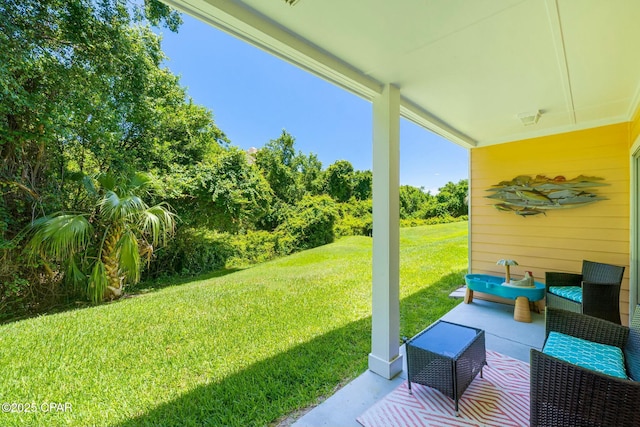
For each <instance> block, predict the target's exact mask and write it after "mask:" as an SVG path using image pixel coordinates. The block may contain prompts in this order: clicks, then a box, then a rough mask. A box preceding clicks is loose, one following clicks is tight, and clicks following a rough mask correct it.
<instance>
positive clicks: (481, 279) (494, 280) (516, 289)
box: [464, 274, 545, 301]
mask: <svg viewBox="0 0 640 427" xmlns="http://www.w3.org/2000/svg"><path fill="white" fill-rule="evenodd" d="M464 280H465V283H466V284H467V287H468V288H469V289H471V290H472V291H478V292H486V293H489V294H492V295H497V296H499V297H503V298H510V299H516V298H517V297H519V296H525V297H527V298H528V299H529V301H539V300H541V299H542V298H544V293H545V285H544V283H540V282H534V283H533V284H534V286H533V287H521V286H509V285H504V276H491V275H489V274H467V275H465V276H464Z"/></svg>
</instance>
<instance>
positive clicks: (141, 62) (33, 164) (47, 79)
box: [0, 0, 184, 238]
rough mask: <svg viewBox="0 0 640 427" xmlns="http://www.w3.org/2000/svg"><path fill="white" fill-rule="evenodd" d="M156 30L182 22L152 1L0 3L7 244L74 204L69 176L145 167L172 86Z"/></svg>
mask: <svg viewBox="0 0 640 427" xmlns="http://www.w3.org/2000/svg"><path fill="white" fill-rule="evenodd" d="M133 24H135V25H133ZM159 24H162V25H165V26H166V27H168V28H169V29H171V30H176V29H177V28H178V26H179V25H180V16H179V14H178V13H177V12H175V11H172V10H171V9H170V8H168V7H167V6H166V5H164V4H162V3H160V2H158V1H156V0H146V1H145V2H144V3H143V4H131V3H130V2H129V1H127V0H99V1H98V0H95V1H91V0H65V1H61V0H45V1H42V0H3V1H2V2H1V3H0V159H1V162H0V192H1V194H2V196H1V198H0V213H1V214H2V215H3V218H0V220H1V221H0V223H3V224H5V225H3V228H4V230H0V231H4V237H5V238H11V237H12V236H14V235H15V234H16V233H17V232H18V230H20V229H21V228H22V227H23V226H24V225H25V223H26V222H27V221H29V220H30V219H31V218H33V217H34V216H36V214H37V213H38V212H43V211H51V210H57V209H60V208H63V207H64V206H65V205H72V204H74V203H72V202H71V201H70V200H69V199H67V198H66V196H68V195H69V194H70V192H69V191H67V190H66V188H65V185H67V183H68V181H67V179H66V178H67V176H68V175H69V174H73V173H75V172H80V173H94V172H97V171H107V170H112V171H113V172H117V171H123V170H129V171H131V170H135V169H136V167H135V162H138V164H143V163H144V161H143V160H142V159H141V157H144V155H145V153H147V152H148V151H149V145H148V144H150V143H151V141H149V139H148V138H145V137H144V135H145V133H146V130H147V129H148V128H149V126H150V123H155V122H156V119H157V116H156V109H155V107H156V102H155V101H158V100H162V99H164V98H163V95H164V94H166V93H167V91H168V89H170V88H172V87H173V86H175V84H176V81H177V80H176V79H175V77H174V76H172V75H171V74H170V73H169V72H168V71H163V70H160V68H159V64H160V62H161V61H162V60H163V58H164V56H163V54H162V51H161V50H160V44H159V38H158V36H156V35H154V34H153V33H152V32H151V30H150V29H149V25H159ZM182 96H183V94H182ZM182 99H184V97H183V98H182Z"/></svg>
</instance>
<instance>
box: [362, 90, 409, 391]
mask: <svg viewBox="0 0 640 427" xmlns="http://www.w3.org/2000/svg"><path fill="white" fill-rule="evenodd" d="M399 186H400V90H399V89H398V88H397V87H395V86H392V85H386V86H385V87H384V89H383V91H382V94H381V95H380V96H378V97H377V98H376V99H374V100H373V283H372V286H373V306H372V331H371V353H370V354H369V369H370V370H372V371H373V372H375V373H376V374H378V375H380V376H382V377H384V378H388V379H391V378H393V377H394V376H396V375H397V374H399V373H400V372H401V371H402V358H401V357H400V355H399V350H400V344H399V342H400V336H399V335H400V207H399V205H400V196H399Z"/></svg>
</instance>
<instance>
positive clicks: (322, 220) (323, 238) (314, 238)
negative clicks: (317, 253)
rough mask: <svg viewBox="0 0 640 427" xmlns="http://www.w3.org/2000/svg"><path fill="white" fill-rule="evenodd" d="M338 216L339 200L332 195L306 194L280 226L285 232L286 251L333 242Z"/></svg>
mask: <svg viewBox="0 0 640 427" xmlns="http://www.w3.org/2000/svg"><path fill="white" fill-rule="evenodd" d="M337 217H338V212H337V208H336V203H335V202H334V201H333V199H331V197H329V196H326V195H322V196H305V197H304V198H303V199H302V200H301V201H300V202H299V203H297V204H296V205H295V207H294V209H293V210H292V211H291V212H290V213H289V214H288V215H287V217H286V218H285V221H284V223H282V224H281V225H280V226H278V228H277V229H276V232H278V233H280V234H281V236H282V237H281V239H280V242H281V244H282V246H281V247H282V249H283V250H284V254H289V253H292V252H295V251H297V250H304V249H310V248H315V247H317V246H321V245H325V244H327V243H331V242H333V241H334V240H335V233H334V230H333V226H334V224H335V222H336V219H337Z"/></svg>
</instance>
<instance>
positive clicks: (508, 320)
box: [293, 299, 544, 427]
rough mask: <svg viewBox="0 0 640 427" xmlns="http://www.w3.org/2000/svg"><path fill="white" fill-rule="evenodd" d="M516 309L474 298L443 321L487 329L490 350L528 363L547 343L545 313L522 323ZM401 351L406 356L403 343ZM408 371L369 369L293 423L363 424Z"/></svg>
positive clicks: (308, 426) (317, 426)
mask: <svg viewBox="0 0 640 427" xmlns="http://www.w3.org/2000/svg"><path fill="white" fill-rule="evenodd" d="M513 309H514V307H513V306H511V305H506V304H499V303H494V302H488V301H483V300H479V299H475V300H474V301H473V303H471V304H464V303H460V304H459V305H458V306H456V307H455V308H454V309H453V310H451V311H450V312H448V313H447V314H446V315H444V316H443V317H442V320H446V321H449V322H453V323H459V324H461V325H468V326H473V327H476V328H480V329H484V331H485V339H486V348H487V350H494V351H497V352H499V353H502V354H505V355H507V356H510V357H513V358H515V359H519V360H522V361H525V362H527V363H529V350H530V349H531V348H537V349H540V348H542V345H543V344H544V314H536V313H534V312H532V313H531V318H532V323H521V322H516V321H515V320H513ZM427 326H429V325H425V328H426V327H427ZM400 352H401V354H402V355H403V356H404V346H403V347H402V348H401V349H400ZM406 370H407V366H406V360H405V364H404V370H403V372H402V373H401V374H400V375H398V376H397V377H396V378H394V379H392V380H387V379H384V378H382V377H380V376H378V375H376V374H374V373H373V372H371V371H366V372H365V373H363V374H362V375H360V376H359V377H358V378H356V379H355V380H353V381H352V382H350V383H349V384H347V385H346V386H345V387H343V388H341V389H340V390H338V391H337V392H336V393H335V394H334V395H333V396H331V397H330V398H328V399H327V400H326V401H324V402H323V403H322V404H320V405H319V406H317V407H315V408H314V409H312V410H311V411H309V412H307V413H306V414H305V415H304V416H302V417H301V418H300V419H299V420H297V421H296V422H295V423H294V424H293V426H294V427H322V426H326V427H362V426H361V425H360V424H359V423H358V422H357V421H356V417H358V416H359V415H360V414H362V413H363V412H364V411H366V410H367V409H368V408H369V407H371V406H372V405H373V404H375V403H376V402H377V401H378V400H380V399H381V398H382V397H384V396H385V395H387V394H388V393H390V392H391V391H393V390H394V389H395V388H396V387H397V386H399V385H400V384H401V383H402V382H403V381H404V380H406V378H407V371H406Z"/></svg>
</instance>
